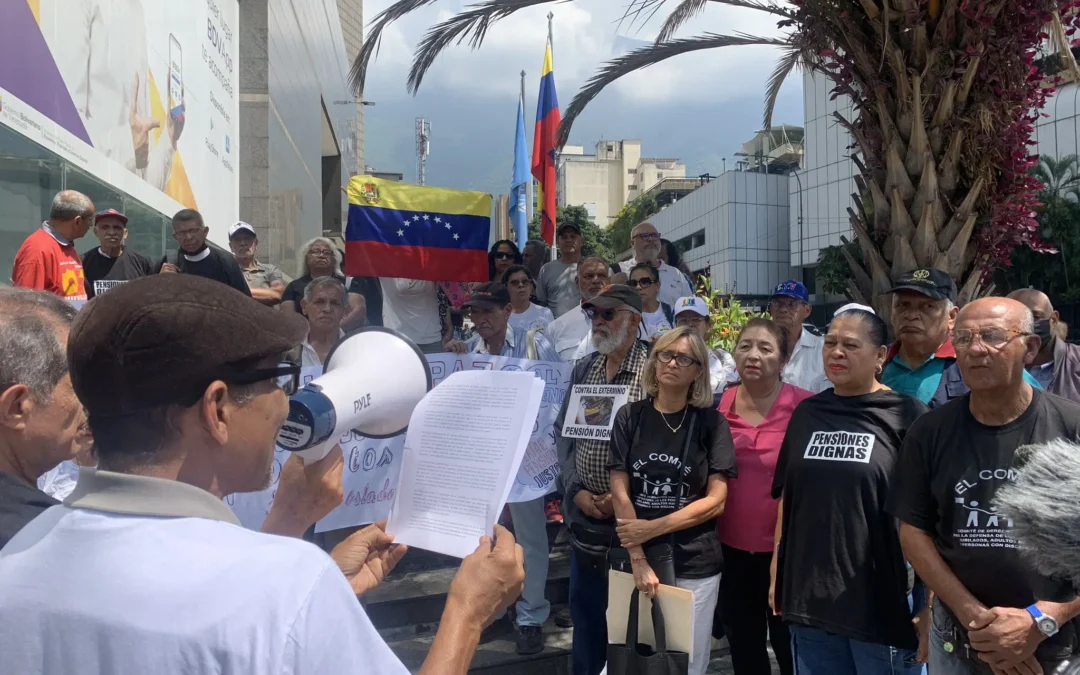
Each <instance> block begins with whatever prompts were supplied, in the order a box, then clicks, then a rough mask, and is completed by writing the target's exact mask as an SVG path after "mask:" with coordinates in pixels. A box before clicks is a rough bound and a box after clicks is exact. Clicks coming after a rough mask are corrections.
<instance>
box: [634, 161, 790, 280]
mask: <svg viewBox="0 0 1080 675" xmlns="http://www.w3.org/2000/svg"><path fill="white" fill-rule="evenodd" d="M788 180H789V178H788V177H787V176H777V175H767V174H758V173H746V172H742V171H728V172H726V173H724V174H722V175H720V176H717V177H716V178H714V179H713V180H712V181H711V182H709V183H707V184H705V185H703V186H702V187H700V188H698V189H697V190H694V191H693V192H691V193H690V194H689V195H687V196H686V197H683V198H682V199H680V200H679V201H677V202H675V203H674V204H672V205H671V206H668V207H667V208H666V209H664V210H663V211H661V212H660V213H658V214H656V215H655V216H653V217H651V218H649V222H651V223H652V224H653V225H654V226H656V229H658V230H659V231H660V233H661V236H663V237H664V238H666V239H670V240H672V241H676V240H678V239H681V238H683V237H685V236H687V235H690V234H692V233H693V232H696V231H698V230H702V229H703V230H705V245H704V246H700V247H698V248H696V249H694V250H692V251H688V252H686V253H684V258H685V259H686V263H687V265H689V267H690V269H691V270H698V269H703V268H705V267H706V266H708V267H709V268H710V271H711V273H712V279H713V284H714V286H716V287H723V288H725V289H728V290H734V291H735V292H737V293H739V294H740V295H768V294H769V293H771V292H772V289H773V288H775V287H776V285H777V284H779V283H780V282H781V281H784V280H785V279H788V278H790V274H789V271H790V270H789V263H788V251H787V239H788V233H787V229H788V192H789V190H788V185H787V183H788Z"/></svg>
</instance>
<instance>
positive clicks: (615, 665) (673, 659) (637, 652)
mask: <svg viewBox="0 0 1080 675" xmlns="http://www.w3.org/2000/svg"><path fill="white" fill-rule="evenodd" d="M640 598H641V591H638V590H636V589H635V590H634V594H633V595H631V596H630V616H629V617H627V624H626V644H622V645H612V644H609V645H608V648H607V672H609V673H618V674H619V675H687V673H688V672H689V671H690V655H689V654H687V653H686V652H669V651H668V649H667V633H665V632H664V613H663V611H661V609H660V603H659V602H657V601H655V600H654V601H653V603H652V621H653V635H654V636H655V639H656V648H655V649H654V648H652V647H650V646H649V645H646V644H641V643H639V642H638V639H637V637H638V604H639V602H640Z"/></svg>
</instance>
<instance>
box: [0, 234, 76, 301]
mask: <svg viewBox="0 0 1080 675" xmlns="http://www.w3.org/2000/svg"><path fill="white" fill-rule="evenodd" d="M11 281H12V283H13V284H14V285H16V286H21V287H22V288H33V289H36V290H39V291H47V292H49V293H52V294H54V295H59V296H60V297H61V298H64V299H66V300H86V284H85V280H84V278H83V266H82V259H81V258H79V254H78V253H77V252H76V251H75V247H74V246H72V245H71V244H66V245H65V244H61V243H60V242H59V241H57V239H56V238H55V237H53V236H52V235H51V234H49V232H47V231H46V230H45V228H44V227H42V228H39V229H38V231H37V232H34V233H33V234H31V235H30V236H29V237H27V238H26V241H24V242H23V243H22V246H20V247H19V252H18V253H16V254H15V266H14V267H13V268H12V270H11Z"/></svg>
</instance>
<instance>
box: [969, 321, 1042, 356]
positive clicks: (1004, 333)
mask: <svg viewBox="0 0 1080 675" xmlns="http://www.w3.org/2000/svg"><path fill="white" fill-rule="evenodd" d="M1027 335H1031V333H1026V332H1024V331H1021V330H1010V329H1008V328H998V327H997V326H987V327H985V328H980V329H979V330H977V331H975V330H971V329H969V328H959V329H956V330H954V331H953V332H952V343H953V347H954V348H955V349H960V350H966V349H971V347H972V345H974V344H975V338H978V339H979V341H980V342H982V343H983V345H984V346H986V347H991V348H993V349H997V348H1000V347H1002V346H1004V345H1005V343H1006V342H1009V341H1010V340H1012V339H1014V338H1018V337H1021V336H1027Z"/></svg>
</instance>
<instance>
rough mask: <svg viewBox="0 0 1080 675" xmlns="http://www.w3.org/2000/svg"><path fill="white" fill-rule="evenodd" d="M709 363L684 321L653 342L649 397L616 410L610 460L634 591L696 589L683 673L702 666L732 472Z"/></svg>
mask: <svg viewBox="0 0 1080 675" xmlns="http://www.w3.org/2000/svg"><path fill="white" fill-rule="evenodd" d="M708 360H709V357H708V352H707V351H706V349H705V343H704V342H702V341H701V338H700V337H698V335H697V334H696V333H695V332H693V331H692V330H690V329H689V328H675V329H672V330H670V331H668V332H666V333H664V334H663V335H661V336H660V337H659V338H658V339H657V341H656V345H655V347H654V349H653V351H652V354H651V355H650V356H649V360H648V362H647V363H646V364H645V371H644V372H643V373H642V387H643V388H644V389H645V391H646V393H647V394H648V396H647V398H645V399H643V400H641V401H637V402H635V403H630V404H627V405H624V406H623V407H622V408H620V409H619V411H618V413H617V414H616V416H615V424H614V426H613V428H612V432H611V463H610V464H609V467H608V468H610V469H611V497H612V504H613V507H614V510H615V517H616V530H615V531H616V533H617V534H618V536H619V541H620V543H621V544H622V546H623V547H624V549H625V551H626V553H627V554H629V559H630V567H631V569H632V571H633V574H634V582H635V583H636V585H637V587H638V589H639V590H641V591H642V592H643V593H645V594H646V595H648V596H650V597H655V596H656V592H657V590H658V587H659V585H660V584H661V583H663V584H667V585H677V586H679V587H680V588H685V589H687V590H690V591H692V592H693V593H694V635H693V652H692V653H691V655H690V671H689V672H690V675H701V674H703V673H704V672H705V669H706V668H707V667H708V665H709V650H710V647H711V641H712V635H711V628H712V618H713V611H714V608H715V607H716V596H717V592H718V590H719V588H720V571H721V567H722V562H723V561H722V556H721V552H720V540H719V539H718V538H717V535H716V518H717V516H719V515H720V514H721V513H723V511H724V502H725V500H726V499H727V481H728V479H729V478H734V477H735V475H736V471H735V447H734V445H733V444H732V440H731V431H730V430H729V429H728V423H727V421H726V420H724V418H723V417H722V416H721V415H720V413H718V412H717V411H716V410H715V409H713V407H712V400H713V398H712V387H711V386H710V385H709V369H708V365H707V364H708Z"/></svg>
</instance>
